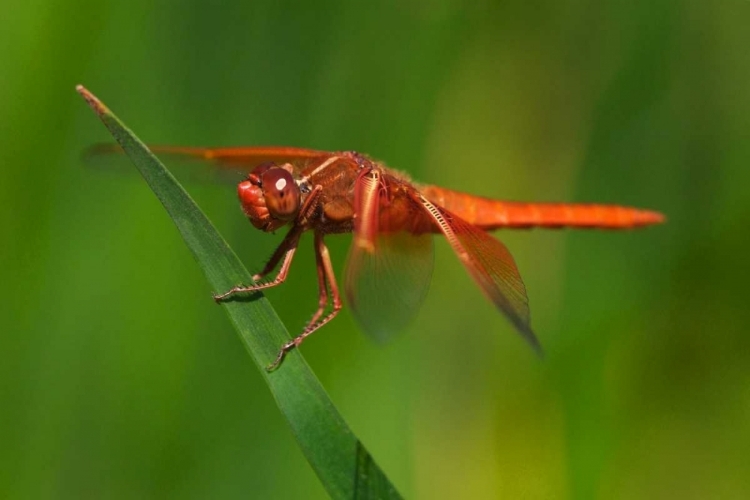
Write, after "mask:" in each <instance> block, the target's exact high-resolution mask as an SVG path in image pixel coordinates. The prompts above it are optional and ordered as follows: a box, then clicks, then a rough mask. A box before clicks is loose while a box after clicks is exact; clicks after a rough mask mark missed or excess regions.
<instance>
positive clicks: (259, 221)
mask: <svg viewBox="0 0 750 500" xmlns="http://www.w3.org/2000/svg"><path fill="white" fill-rule="evenodd" d="M237 195H238V196H239V198H240V204H241V205H242V211H243V212H245V215H247V217H248V218H249V219H250V222H251V223H252V224H253V226H255V227H256V228H258V229H261V230H263V231H267V232H270V231H275V230H276V229H278V228H280V227H281V226H283V225H285V224H286V223H288V222H289V221H291V220H294V218H295V217H297V213H298V212H299V207H300V190H299V186H298V185H297V183H296V182H294V177H292V166H291V165H289V164H288V163H287V164H284V165H281V166H278V165H276V164H275V163H264V164H262V165H258V166H257V167H255V169H253V171H252V172H250V174H249V175H248V176H247V178H246V179H245V180H244V181H242V182H240V183H239V184H238V185H237Z"/></svg>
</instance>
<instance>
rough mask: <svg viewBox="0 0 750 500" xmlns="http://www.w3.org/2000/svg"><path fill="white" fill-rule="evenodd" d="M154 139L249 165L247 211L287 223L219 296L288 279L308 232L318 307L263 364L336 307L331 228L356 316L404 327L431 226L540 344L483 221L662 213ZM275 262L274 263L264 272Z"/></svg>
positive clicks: (554, 223)
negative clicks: (518, 198) (502, 195)
mask: <svg viewBox="0 0 750 500" xmlns="http://www.w3.org/2000/svg"><path fill="white" fill-rule="evenodd" d="M151 149H152V150H153V151H154V152H156V153H166V154H170V155H177V156H186V157H192V158H196V159H199V160H206V161H210V162H214V163H217V164H218V165H219V166H223V167H230V168H231V169H235V170H236V169H242V170H244V172H247V171H250V173H249V174H247V175H246V177H245V179H244V180H242V181H241V182H240V183H239V184H238V186H237V194H238V196H239V199H240V204H241V206H242V210H243V211H244V213H245V215H246V216H247V217H248V218H249V219H250V222H251V223H252V224H253V226H255V227H256V228H258V229H260V230H262V231H266V232H271V231H275V230H277V229H279V228H281V227H282V226H286V225H288V226H290V228H289V232H288V233H287V234H286V236H285V238H284V240H283V241H282V242H281V244H280V245H279V246H278V248H277V249H276V250H275V251H274V253H273V254H272V255H271V258H270V259H269V261H268V263H267V264H266V265H265V267H264V268H263V269H262V270H261V271H260V272H259V273H258V274H256V275H255V276H253V281H254V282H253V283H252V284H248V285H238V286H235V287H234V288H232V289H231V290H228V291H226V292H224V293H221V294H218V295H215V296H214V299H215V300H216V301H217V302H219V301H222V300H226V299H229V298H231V297H234V296H235V295H237V294H243V293H247V292H255V291H257V290H262V289H265V288H270V287H273V286H276V285H280V284H281V283H283V282H284V280H285V279H286V277H287V275H288V273H289V267H290V266H291V264H292V259H293V258H294V253H295V251H296V249H297V245H298V243H299V240H300V236H301V235H302V233H304V232H305V231H309V230H312V231H313V233H314V235H315V243H314V244H315V258H316V262H317V274H318V290H319V294H318V309H317V310H316V311H315V313H314V314H313V316H312V318H311V319H310V321H309V322H308V323H307V326H305V328H304V329H303V330H302V333H300V334H299V335H298V336H297V337H295V338H294V339H293V340H291V341H289V342H287V343H286V344H284V345H283V346H281V349H280V350H279V353H278V355H277V357H276V359H275V360H274V361H273V363H271V364H270V365H269V366H268V368H267V369H268V370H269V371H270V370H273V369H275V368H276V367H278V366H279V364H280V363H281V361H282V360H283V358H284V355H285V354H286V353H287V352H288V351H290V350H291V349H294V348H295V347H298V346H299V345H300V344H301V343H302V341H304V340H305V338H307V337H308V336H310V335H311V334H312V333H313V332H315V331H316V330H318V329H319V328H320V327H322V326H323V325H325V324H326V323H328V322H329V321H331V320H332V319H333V318H334V317H336V315H337V314H338V313H339V311H340V310H341V308H342V300H341V294H340V292H339V286H338V284H337V281H336V277H335V275H334V272H333V266H332V264H331V258H330V255H329V252H328V248H327V247H326V245H325V241H324V238H325V236H326V235H328V234H337V233H350V232H353V233H354V241H353V243H352V245H351V248H350V251H349V256H348V261H347V266H346V271H345V277H344V292H345V294H346V298H347V301H348V303H349V307H350V308H351V310H352V312H353V314H354V316H355V318H356V319H357V321H358V323H359V324H360V325H361V326H362V328H363V329H364V330H365V331H366V332H368V333H369V334H371V335H372V336H374V337H375V338H376V339H383V338H385V337H386V336H388V335H390V333H391V332H394V331H398V330H399V329H402V328H403V327H404V326H405V325H406V323H408V322H409V320H410V319H411V318H412V317H413V316H414V314H415V313H416V311H417V309H418V306H419V305H420V304H421V302H422V300H423V299H424V297H425V294H426V292H427V289H428V287H429V282H430V277H431V275H432V267H433V248H432V234H442V235H443V236H445V238H446V240H447V241H448V243H449V244H450V246H451V248H452V249H453V251H454V252H455V253H456V256H457V257H458V259H459V260H460V261H461V263H462V264H463V265H464V267H466V270H467V271H468V272H469V274H470V275H471V277H472V278H473V279H474V281H476V283H477V285H479V287H480V288H481V289H482V291H483V292H484V294H485V295H486V296H487V297H488V298H489V299H490V301H492V303H494V304H495V306H496V307H497V308H498V309H499V310H500V311H502V312H503V313H504V314H505V316H506V317H507V318H508V319H509V320H510V322H511V323H512V324H513V326H514V327H515V328H516V330H517V331H518V332H519V333H520V334H521V336H522V337H523V338H525V339H526V341H528V342H529V343H530V344H531V346H532V347H533V348H534V349H535V350H537V351H540V349H541V348H540V344H539V341H538V340H537V338H536V336H535V335H534V332H533V331H532V329H531V324H530V316H529V305H528V298H527V296H526V288H525V286H524V284H523V281H522V280H521V275H520V274H519V272H518V268H517V267H516V264H515V262H514V260H513V257H512V256H511V254H510V252H509V251H508V249H507V248H506V247H505V245H503V244H502V243H501V242H500V241H498V240H496V239H495V238H493V237H491V236H490V235H489V234H487V231H490V230H494V229H499V228H529V227H548V228H559V227H578V228H604V229H626V228H634V227H640V226H647V225H650V224H658V223H660V222H662V221H663V220H664V217H663V215H662V214H660V213H658V212H654V211H650V210H639V209H635V208H630V207H622V206H615V205H583V204H556V203H519V202H509V201H499V200H493V199H488V198H482V197H479V196H472V195H470V194H465V193H460V192H458V191H452V190H449V189H444V188H440V187H437V186H429V185H422V184H417V183H415V182H413V181H411V180H410V179H409V178H408V177H407V176H406V175H405V174H402V173H400V172H397V171H395V170H391V169H389V168H387V167H385V166H384V165H383V164H381V163H379V162H377V161H375V160H372V159H371V158H369V157H367V156H365V155H363V154H359V153H356V152H353V151H343V152H337V153H331V152H324V151H315V150H311V149H301V148H292V147H242V148H218V149H204V148H190V147H170V146H156V147H152V148H151ZM279 264H280V267H279ZM277 267H279V270H278V272H277V273H276V275H275V276H273V277H271V278H270V279H269V276H270V275H271V273H272V272H273V271H274V270H275V269H276V268H277ZM329 304H330V308H329V307H328V306H329Z"/></svg>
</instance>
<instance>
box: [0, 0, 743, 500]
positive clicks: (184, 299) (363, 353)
mask: <svg viewBox="0 0 750 500" xmlns="http://www.w3.org/2000/svg"><path fill="white" fill-rule="evenodd" d="M12 3H15V2H12ZM747 19H750V2H746V1H740V0H733V1H732V0H730V1H726V2H706V1H705V0H684V1H674V0H656V1H654V0H650V1H645V0H636V1H633V2H615V1H607V2H593V1H590V2H586V1H580V0H545V1H540V2H525V1H522V0H513V1H507V2H502V3H498V2H489V1H485V2H482V1H480V2H471V3H469V2H457V1H450V0H444V1H425V0H412V1H406V2H396V1H377V2H368V3H361V4H355V3H350V2H346V1H343V0H342V1H334V0H328V1H321V2H314V3H312V2H311V3H307V4H297V3H294V2H234V3H225V4H223V5H222V6H221V7H218V6H215V5H211V4H208V3H205V4H204V3H201V2H183V3H177V2H164V3H160V4H154V3H153V2H150V1H144V0H136V1H131V2H127V3H125V2H123V3H118V2H99V1H89V2H63V1H45V0H29V1H26V2H23V3H18V4H17V5H9V6H7V7H4V8H3V14H2V16H0V222H1V224H2V226H1V227H2V231H1V232H0V234H2V244H0V262H1V263H2V267H3V270H2V273H1V274H0V276H2V283H3V286H2V287H0V294H2V297H0V496H2V497H3V498H148V497H151V498H209V497H210V498H240V497H242V498H248V497H251V498H325V497H326V493H325V491H324V489H323V487H322V486H321V485H320V483H319V482H318V480H317V478H316V476H315V475H314V473H313V472H312V470H311V469H310V467H309V466H308V465H307V463H306V462H305V460H304V458H303V456H302V454H301V453H300V451H299V450H298V449H297V447H296V445H295V442H294V439H293V437H292V436H291V434H290V432H289V430H288V428H287V426H286V423H285V421H284V420H283V418H282V416H281V415H280V413H279V411H278V410H277V408H276V406H275V404H274V402H273V399H272V397H271V396H270V394H269V392H268V390H267V388H266V387H265V384H264V383H263V381H262V378H261V377H260V376H259V374H258V373H257V371H256V369H255V367H254V366H253V365H252V363H251V362H250V359H249V357H248V356H247V354H246V353H245V351H244V349H243V348H242V346H241V344H240V342H239V341H238V339H237V337H236V334H235V333H234V331H233V330H232V328H231V326H230V324H229V322H228V320H227V318H226V317H225V315H224V313H223V311H222V310H221V309H220V308H219V307H216V306H215V305H214V304H213V301H212V300H211V299H210V293H211V292H212V290H210V289H209V288H208V286H207V285H206V283H205V281H204V279H203V277H202V275H201V272H200V270H199V268H198V266H197V265H196V264H195V263H194V261H193V260H192V258H191V256H190V254H189V252H188V250H187V249H186V248H185V246H184V244H183V243H182V241H181V239H180V237H179V235H178V233H177V231H176V230H175V228H174V227H173V225H172V223H171V221H170V220H169V218H168V217H167V215H166V214H165V213H164V211H163V210H162V209H161V207H160V205H159V203H158V202H157V200H156V199H155V198H154V196H153V195H152V194H151V192H150V191H149V190H148V188H147V187H146V186H145V184H144V183H143V182H142V181H141V180H140V179H139V178H138V177H137V175H118V174H110V173H107V172H99V171H95V170H91V169H87V168H84V167H83V166H82V165H81V162H80V160H79V153H80V151H81V150H82V149H83V148H84V147H86V146H87V145H89V144H91V143H93V142H98V141H103V140H107V139H108V136H107V134H106V132H105V130H104V128H103V127H102V126H101V124H100V123H99V122H98V120H97V119H96V117H95V116H94V115H93V114H92V113H91V111H90V110H89V109H88V108H87V107H86V106H85V105H84V103H83V102H82V100H81V99H80V97H79V96H78V95H77V94H76V93H75V92H74V90H73V88H74V86H75V84H77V83H84V84H85V85H86V86H87V87H88V88H89V89H91V90H92V91H93V92H94V93H96V94H97V95H98V96H99V97H101V98H102V99H103V100H104V102H105V103H107V104H108V105H109V106H110V107H111V108H112V109H113V110H114V111H115V113H117V114H118V115H119V116H120V117H121V118H122V119H123V120H124V121H125V122H126V123H127V124H128V125H130V126H131V127H132V128H133V129H134V130H135V131H136V133H137V134H138V135H139V136H140V137H141V138H142V139H143V140H145V141H147V142H152V143H167V144H182V145H243V144H244V145H253V144H286V145H296V146H304V147H313V148H318V149H326V150H340V149H355V150H358V151H363V152H367V153H369V154H371V155H373V156H374V157H376V158H380V159H383V160H385V161H386V162H387V163H388V164H389V165H390V166H393V167H395V168H398V169H401V170H404V171H406V172H408V173H409V174H410V175H412V176H413V177H414V178H416V179H419V180H421V181H424V182H430V183H435V184H438V185H445V186H450V187H452V188H454V189H460V190H464V191H469V192H474V193H477V194H482V195H487V196H494V197H499V198H508V199H530V200H540V201H550V200H565V201H599V202H617V203H624V204H630V205H636V206H642V207H648V208H654V209H658V210H661V211H663V212H665V213H666V214H667V216H668V218H669V223H668V224H666V225H664V226H661V227H656V228H650V229H647V230H643V231H633V232H624V233H614V232H598V231H584V232H573V231H536V230H535V231H517V232H510V231H508V232H500V233H498V236H499V237H500V238H502V239H503V241H504V242H505V243H506V244H507V245H508V246H509V248H510V249H511V251H512V252H513V254H514V255H515V257H516V259H517V262H518V265H519V268H520V269H521V272H522V275H523V276H524V279H525V281H526V285H527V288H528V290H529V297H530V302H531V307H532V314H533V318H534V320H533V324H534V327H535V330H536V331H537V332H538V335H539V337H540V339H541V341H542V343H543V345H544V346H545V349H546V353H547V355H546V358H545V359H544V360H543V361H540V360H538V359H536V358H535V357H534V355H533V353H532V352H531V350H530V349H529V348H528V346H527V345H525V344H524V343H523V342H522V341H521V339H520V338H519V337H518V336H517V335H516V334H514V333H513V332H512V331H511V328H510V326H509V325H508V323H507V322H506V321H505V320H504V319H503V318H502V317H501V316H500V315H499V314H498V313H497V312H496V311H495V309H494V308H493V307H492V306H491V305H490V304H489V303H488V302H487V301H486V300H484V299H483V297H482V295H481V292H480V291H479V290H478V289H477V288H476V287H475V286H474V285H473V283H472V282H471V280H470V278H469V277H468V276H467V275H466V273H465V272H464V270H463V269H462V268H461V265H460V264H459V263H458V261H457V260H456V259H455V258H454V257H453V256H452V255H451V254H450V250H449V248H448V246H447V244H445V242H440V243H439V244H438V245H437V257H436V271H435V275H434V278H433V283H432V288H431V292H430V294H429V296H428V298H427V301H426V303H425V305H424V307H423V308H422V310H421V311H420V313H419V315H418V316H417V319H416V321H415V322H414V323H413V325H412V327H411V328H410V330H409V331H408V332H406V334H405V335H402V336H400V337H399V338H397V339H396V340H395V341H393V342H391V343H390V344H387V345H386V346H378V345H375V344H373V343H371V342H370V341H368V339H367V338H365V336H364V335H362V334H361V333H360V332H359V331H358V330H357V328H356V325H355V324H354V323H353V321H352V319H351V316H350V315H349V314H348V312H346V311H345V312H344V313H343V314H342V315H341V317H340V318H339V319H338V320H337V321H335V322H334V323H333V324H331V325H330V326H327V327H326V328H325V329H324V330H323V331H321V332H320V333H318V334H316V335H315V336H314V337H313V338H312V339H311V340H310V341H308V342H307V343H306V344H305V345H304V347H303V348H302V350H303V352H304V354H305V356H306V358H307V360H308V361H309V363H310V364H311V366H312V367H313V369H314V370H315V372H316V373H317V374H318V376H319V377H320V378H321V380H322V381H323V383H324V385H325V387H326V388H327V390H328V391H329V393H330V395H331V397H332V399H333V401H334V402H335V403H336V405H337V406H338V408H339V409H340V410H341V412H342V413H343V415H344V417H345V418H346V420H347V421H348V422H349V424H350V425H351V427H352V429H353V430H354V432H356V433H357V435H358V436H359V437H360V438H361V439H362V441H363V442H364V443H365V445H366V446H367V447H368V449H369V450H370V451H371V452H372V454H373V456H374V458H375V460H377V461H378V462H379V464H380V465H381V466H382V467H383V468H384V470H385V471H386V473H387V474H388V475H389V477H390V478H391V480H392V481H393V482H394V483H395V485H396V486H397V487H398V488H399V490H400V491H401V493H402V494H404V495H405V496H407V497H409V498H459V497H461V498H575V499H578V498H607V499H609V498H747V497H748V496H750V460H749V459H748V457H749V456H750V390H749V389H750V337H748V334H747V327H748V325H750V306H749V305H748V292H747V288H748V287H747V283H748V280H749V279H750V273H749V272H748V269H749V268H750V266H749V265H748V264H747V257H746V254H745V252H746V251H747V250H748V241H749V240H748V231H749V230H750V196H748V195H747V194H746V190H747V185H748V181H750V168H748V164H749V163H750V90H748V89H750V85H749V82H750V30H748V29H747ZM188 187H189V190H190V192H191V194H192V195H193V196H194V197H195V198H196V200H197V201H198V202H199V203H200V205H201V206H202V207H203V208H204V210H205V211H206V212H207V213H208V215H209V217H210V218H211V219H212V220H213V221H214V223H215V224H216V225H217V227H218V228H219V229H220V230H221V232H222V233H223V234H224V236H225V237H226V238H227V239H228V240H229V242H230V244H231V245H232V246H233V247H234V248H235V250H236V251H237V252H238V254H239V255H240V256H241V257H242V258H243V260H244V261H245V262H246V264H247V265H248V267H249V268H251V269H254V270H257V269H258V268H259V266H260V265H261V264H262V263H263V262H264V261H265V259H266V258H267V257H268V255H270V252H271V251H272V250H273V248H274V245H275V244H276V243H278V242H279V241H280V238H281V234H277V235H275V236H271V235H266V234H262V233H260V232H258V231H255V230H254V229H253V228H252V227H251V226H250V225H249V224H248V223H247V221H246V220H244V218H243V216H242V214H241V212H240V211H239V210H238V209H237V202H236V198H235V193H234V189H233V188H232V187H231V186H225V185H210V184H209V185H201V184H198V185H193V184H191V185H188ZM348 242H349V238H348V237H335V238H330V241H329V243H330V247H331V252H332V254H333V257H334V261H335V263H336V268H337V270H338V272H339V274H341V270H342V268H343V263H344V257H345V255H346V249H347V245H348ZM310 243H311V238H307V239H304V240H303V248H302V250H301V251H300V252H299V254H298V257H297V258H296V261H295V263H294V266H293V268H292V274H291V277H290V279H289V281H288V283H287V284H286V285H285V286H283V287H280V288H278V289H276V290H272V291H270V292H269V293H268V294H267V295H268V297H269V298H270V300H271V302H272V304H273V305H274V306H275V307H276V309H277V311H278V312H279V314H280V316H281V317H282V318H283V319H284V320H285V322H286V324H287V326H288V328H289V329H290V330H291V331H293V332H294V331H297V330H299V329H300V328H301V327H302V326H303V325H304V323H305V321H306V320H307V319H308V318H309V316H310V314H311V313H312V311H313V310H314V308H315V305H316V301H317V298H316V280H315V273H314V265H313V264H314V258H313V253H312V250H311V248H310V247H311V244H310Z"/></svg>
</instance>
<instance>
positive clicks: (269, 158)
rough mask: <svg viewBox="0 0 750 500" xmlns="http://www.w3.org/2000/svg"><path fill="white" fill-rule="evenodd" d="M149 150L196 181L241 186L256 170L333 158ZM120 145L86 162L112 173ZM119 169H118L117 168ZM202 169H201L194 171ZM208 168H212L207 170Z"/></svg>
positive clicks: (99, 150)
mask: <svg viewBox="0 0 750 500" xmlns="http://www.w3.org/2000/svg"><path fill="white" fill-rule="evenodd" d="M148 148H149V149H150V150H151V151H152V152H153V153H154V154H156V156H158V157H159V158H160V159H162V160H166V161H167V162H169V163H173V162H174V163H179V164H183V165H188V169H187V170H188V172H187V176H188V177H189V178H190V179H191V180H193V179H195V180H201V181H203V180H206V179H204V178H205V177H206V174H208V175H211V176H212V179H217V180H220V181H226V182H234V183H236V182H238V181H239V180H242V179H243V178H244V177H246V176H247V174H248V173H249V172H250V171H251V170H252V169H253V168H255V167H256V166H258V165H260V164H263V163H268V162H273V163H276V164H278V165H281V164H284V163H299V162H304V161H308V160H311V159H314V158H320V157H322V156H327V155H330V153H326V152H324V151H316V150H314V149H303V148H292V147H283V146H253V147H233V148H197V147H182V146H158V145H149V146H148ZM122 153H123V150H122V148H121V147H120V145H119V144H115V143H101V144H95V145H93V146H91V147H89V148H88V149H86V150H85V151H84V153H83V158H84V161H85V162H86V163H87V164H89V165H92V166H99V165H106V168H107V169H109V168H110V167H111V165H112V158H113V157H117V156H120V155H122ZM115 166H116V165H115ZM193 166H198V167H199V169H195V168H191V167H193ZM206 166H208V167H209V168H205V167H206Z"/></svg>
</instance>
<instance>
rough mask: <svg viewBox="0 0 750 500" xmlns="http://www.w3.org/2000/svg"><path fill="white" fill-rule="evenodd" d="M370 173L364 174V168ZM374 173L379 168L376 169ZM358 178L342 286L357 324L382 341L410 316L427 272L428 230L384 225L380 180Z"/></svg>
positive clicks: (429, 265)
mask: <svg viewBox="0 0 750 500" xmlns="http://www.w3.org/2000/svg"><path fill="white" fill-rule="evenodd" d="M368 175H369V174H368ZM376 175H378V174H376ZM372 181H373V179H372V178H369V177H367V178H363V177H362V176H360V178H359V179H358V181H357V185H356V187H355V214H356V216H355V224H354V240H353V242H352V246H351V248H350V250H349V257H348V259H347V264H346V271H345V277H344V291H345V294H346V299H347V302H348V305H349V307H350V308H351V311H352V313H353V315H354V317H355V319H356V320H357V322H358V323H359V324H360V325H361V326H362V328H363V329H364V330H365V332H367V333H368V334H369V335H370V336H371V337H373V338H374V339H375V340H376V341H379V342H384V341H386V340H388V339H389V338H390V337H392V336H393V335H394V334H395V333H397V332H399V331H402V330H403V329H404V328H405V327H406V326H407V325H408V324H409V322H410V321H411V320H412V319H413V318H414V316H415V315H416V313H417V311H418V310H419V306H420V305H421V304H422V302H423V301H424V298H425V296H426V295H427V290H428V289H429V286H430V279H431V278H432V268H433V262H434V252H433V243H432V235H431V234H429V233H424V234H420V235H414V234H411V233H409V232H406V231H383V230H382V229H383V222H384V221H381V216H382V213H381V208H382V206H383V203H386V202H387V201H386V198H387V194H386V193H385V188H384V185H382V184H379V181H378V180H374V182H372Z"/></svg>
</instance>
